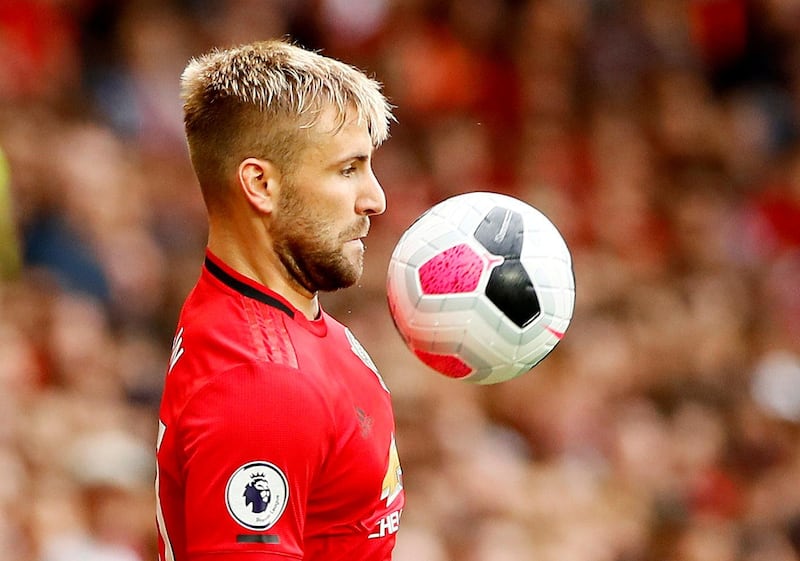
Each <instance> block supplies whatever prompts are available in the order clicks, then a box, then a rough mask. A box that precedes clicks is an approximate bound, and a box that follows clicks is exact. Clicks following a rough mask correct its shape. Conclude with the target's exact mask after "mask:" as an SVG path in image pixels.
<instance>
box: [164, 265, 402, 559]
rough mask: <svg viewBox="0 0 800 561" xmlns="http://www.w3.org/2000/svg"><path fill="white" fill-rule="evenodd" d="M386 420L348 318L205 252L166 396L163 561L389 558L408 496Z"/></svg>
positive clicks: (374, 377) (385, 394) (384, 395)
mask: <svg viewBox="0 0 800 561" xmlns="http://www.w3.org/2000/svg"><path fill="white" fill-rule="evenodd" d="M394 430H395V429H394V417H393V413H392V407H391V402H390V396H389V391H388V390H387V389H386V386H385V385H384V383H383V381H382V380H381V377H380V375H379V374H378V371H377V369H376V368H375V365H374V364H373V362H372V360H371V359H370V358H369V355H367V353H366V352H365V351H364V349H363V347H362V346H361V345H360V344H359V343H358V341H357V340H356V338H355V337H354V336H353V334H352V333H351V332H350V331H349V330H348V329H347V328H346V327H344V326H343V325H341V324H340V323H338V322H337V321H336V320H334V319H333V318H332V317H330V316H329V315H327V314H326V313H325V312H322V313H321V317H320V318H319V319H317V320H314V321H309V320H308V319H306V318H305V316H303V314H302V313H300V312H299V311H297V310H296V309H295V308H293V307H292V306H291V305H290V304H289V303H288V302H287V301H286V300H285V299H284V298H282V297H281V296H279V295H277V294H275V293H274V292H271V291H270V290H268V289H267V288H266V287H264V286H262V285H260V284H258V283H256V282H255V281H253V280H251V279H249V278H247V277H244V276H243V275H240V274H238V273H237V272H236V271H234V270H232V269H231V268H229V267H227V266H226V265H225V264H224V263H222V262H221V261H220V260H219V259H218V258H216V257H215V256H214V255H212V254H211V253H210V252H209V253H207V255H206V261H205V265H204V267H203V271H202V273H201V276H200V279H199V281H198V283H197V285H196V286H195V288H194V289H193V291H192V293H191V294H190V295H189V297H188V298H187V300H186V302H185V304H184V307H183V310H182V311H181V315H180V320H179V323H178V328H177V332H176V335H175V340H174V343H173V348H172V356H171V358H170V364H169V370H168V373H167V377H166V383H165V388H164V395H163V398H162V404H161V412H160V422H159V437H158V472H157V482H156V486H157V495H158V512H157V517H158V528H159V538H160V545H159V550H160V559H161V561H173V560H174V561H200V560H209V561H210V560H214V561H245V560H246V561H256V560H259V559H260V560H276V561H277V560H281V561H285V560H286V559H304V560H306V561H337V560H341V561H345V560H346V561H388V560H389V559H391V550H392V548H393V547H394V542H395V532H396V531H397V529H398V525H399V521H400V513H401V511H402V509H403V505H404V502H405V498H404V494H403V485H402V475H401V470H400V463H399V460H398V455H397V449H396V446H395V439H394ZM254 553H255V554H254Z"/></svg>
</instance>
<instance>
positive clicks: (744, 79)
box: [0, 0, 800, 561]
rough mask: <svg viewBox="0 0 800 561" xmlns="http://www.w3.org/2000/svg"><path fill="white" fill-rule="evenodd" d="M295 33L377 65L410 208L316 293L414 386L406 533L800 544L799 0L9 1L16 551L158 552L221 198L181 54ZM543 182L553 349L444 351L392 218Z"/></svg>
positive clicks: (9, 531)
mask: <svg viewBox="0 0 800 561" xmlns="http://www.w3.org/2000/svg"><path fill="white" fill-rule="evenodd" d="M279 36H289V37H291V38H292V39H294V40H295V41H296V42H297V43H299V44H301V45H304V46H306V47H308V48H313V49H321V50H323V52H325V53H326V54H329V55H332V56H336V57H338V58H342V59H344V60H347V61H348V62H350V63H353V64H354V65H356V66H358V67H360V68H362V69H364V70H366V71H367V72H368V73H370V74H371V75H374V76H375V77H377V78H378V79H379V80H381V81H382V82H383V83H384V84H385V91H386V93H387V94H388V96H389V97H390V99H391V101H392V103H393V104H394V105H396V107H397V109H396V115H397V119H398V122H397V123H396V124H395V125H394V126H393V129H392V138H391V139H390V140H389V142H388V143H387V144H385V145H384V146H383V147H382V148H381V149H380V150H379V151H378V153H377V154H376V159H375V167H376V173H377V174H378V176H379V179H380V180H381V182H382V185H383V187H384V189H385V190H386V193H387V197H388V200H389V206H388V211H387V212H386V214H385V215H384V216H381V217H378V218H376V219H375V220H374V221H373V229H372V232H371V233H370V238H369V240H368V250H367V263H366V270H365V275H364V277H363V279H362V281H361V282H360V283H359V285H358V286H357V287H354V288H351V289H349V290H346V291H342V292H340V293H334V294H330V295H326V296H325V297H324V299H323V303H324V305H325V307H326V308H327V309H328V311H330V312H331V313H333V315H335V316H336V317H338V318H339V319H340V320H342V321H343V322H344V323H346V324H348V325H349V326H350V328H351V329H352V330H353V332H354V333H355V334H356V335H357V336H358V337H359V338H360V339H361V341H362V342H363V343H364V345H365V346H366V347H367V349H369V350H370V352H371V353H372V355H373V358H374V360H375V362H376V363H377V364H378V367H379V368H380V369H381V371H382V374H383V376H384V378H385V379H386V380H387V383H388V385H389V386H390V387H391V388H392V392H393V396H394V402H395V408H396V414H397V422H398V435H397V441H398V447H399V449H400V452H401V458H402V461H403V469H404V477H405V487H406V492H407V497H408V499H407V508H406V510H405V512H404V514H403V522H402V525H401V530H400V532H399V534H398V535H399V538H398V546H397V551H396V554H395V560H396V561H576V560H580V561H765V560H767V561H800V484H798V482H800V134H799V133H800V39H798V37H800V2H797V1H796V0H169V1H168V0H151V1H148V0H127V1H116V0H0V59H1V60H2V61H3V62H2V63H0V551H2V552H3V553H2V554H1V555H0V556H1V557H2V558H3V559H9V560H11V559H13V560H15V561H144V560H146V559H148V560H149V559H154V558H155V553H154V550H155V523H154V520H155V514H154V512H155V511H154V505H153V489H152V483H153V458H152V456H153V449H154V439H155V431H156V418H157V408H158V402H159V399H160V391H161V384H162V381H163V376H164V372H165V365H166V361H167V357H168V354H169V347H170V344H171V339H172V336H173V329H174V322H175V319H176V317H177V313H178V307H179V306H180V304H181V302H182V300H183V298H184V297H185V295H186V293H187V292H188V290H189V289H190V287H191V286H192V285H193V284H194V282H195V280H196V278H197V275H198V273H199V269H200V265H201V261H202V257H203V250H204V246H205V234H206V231H205V215H204V208H203V205H202V200H201V198H200V194H199V190H198V188H197V185H196V181H195V179H194V176H193V173H192V170H191V168H190V165H189V160H188V156H187V154H186V150H185V147H184V142H183V133H182V121H181V106H180V100H179V95H178V94H179V92H178V77H179V75H180V72H181V71H182V69H183V67H184V66H185V64H186V62H187V61H188V59H189V58H190V57H191V56H193V55H197V54H200V53H202V52H204V51H206V50H207V49H209V48H210V47H212V46H215V45H220V46H224V45H230V44H236V43H242V42H247V41H251V40H254V39H258V38H267V37H279ZM475 190H491V191H498V192H503V193H508V194H511V195H514V196H517V197H520V198H522V199H524V200H525V201H527V202H529V203H531V204H533V205H535V206H537V207H538V208H540V209H541V210H542V211H544V212H545V213H546V214H547V215H548V216H549V217H550V218H551V219H552V220H553V221H554V222H555V223H556V224H557V226H558V227H559V229H560V230H561V232H562V233H563V234H564V236H565V238H566V240H567V242H568V244H569V246H570V248H571V250H572V254H573V258H574V264H575V274H576V282H577V307H576V314H575V317H574V320H573V323H572V325H571V327H570V328H569V330H568V333H567V336H566V337H565V339H564V341H563V342H562V343H561V344H560V345H559V346H558V347H557V349H556V350H555V351H554V352H553V354H552V355H551V356H550V357H548V358H547V359H546V360H545V361H544V362H543V363H541V364H540V365H539V366H537V367H536V369H535V370H534V371H532V372H531V373H529V374H526V375H524V376H522V377H520V378H518V379H516V380H513V381H510V382H506V383H503V384H499V385H496V386H491V387H480V386H470V385H468V384H465V383H463V382H456V381H453V380H449V379H446V378H444V377H442V376H439V375H437V374H435V373H433V372H432V371H430V370H428V369H427V368H425V367H424V366H422V365H421V363H419V362H417V361H416V359H415V358H414V357H413V355H411V353H410V352H408V351H407V350H406V349H405V347H404V346H403V344H402V342H401V339H400V338H399V336H398V335H397V334H396V332H395V331H394V327H393V325H392V322H391V319H390V317H389V315H388V310H387V306H386V296H385V271H386V266H387V264H388V260H389V255H390V253H391V250H392V247H393V245H394V243H395V242H396V241H397V239H398V238H399V236H400V235H401V233H402V232H403V230H404V229H405V228H406V227H407V226H408V225H409V224H410V223H411V222H412V221H413V219H414V218H415V217H416V216H417V215H418V214H420V213H421V212H422V211H424V210H425V209H426V208H427V207H429V206H430V205H432V204H434V203H435V202H438V201H439V200H441V199H443V198H445V197H447V196H450V195H453V194H456V193H461V192H465V191H475Z"/></svg>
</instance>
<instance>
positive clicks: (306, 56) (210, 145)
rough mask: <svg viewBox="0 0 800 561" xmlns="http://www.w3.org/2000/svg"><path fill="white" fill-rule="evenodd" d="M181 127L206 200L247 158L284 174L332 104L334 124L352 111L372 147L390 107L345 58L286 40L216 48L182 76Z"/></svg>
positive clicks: (383, 131) (385, 127) (385, 131)
mask: <svg viewBox="0 0 800 561" xmlns="http://www.w3.org/2000/svg"><path fill="white" fill-rule="evenodd" d="M181 97H182V99H183V103H184V105H183V109H184V125H185V130H186V139H187V143H188V145H189V152H190V155H191V159H192V164H193V166H194V168H195V172H196V174H197V177H198V179H199V181H200V185H201V188H202V190H203V194H204V196H205V197H206V198H207V197H208V196H209V195H211V194H212V193H211V192H210V191H211V190H212V189H216V187H215V186H216V185H220V184H224V183H225V182H226V181H227V179H226V178H227V177H229V176H230V174H231V173H232V172H233V170H234V169H235V168H236V167H237V166H238V165H239V163H240V162H241V161H242V160H243V159H244V158H247V157H251V156H252V157H258V158H264V159H269V160H271V161H273V162H274V163H275V164H276V165H277V166H279V167H280V168H281V169H283V170H284V171H285V172H286V173H290V172H291V166H292V163H293V161H294V159H295V158H296V156H297V155H298V154H299V153H300V151H301V150H302V149H303V146H304V145H305V143H306V142H307V140H304V136H303V132H304V131H307V129H310V128H312V127H314V125H315V124H316V123H317V122H318V119H319V116H320V114H321V113H322V111H323V110H324V109H326V108H328V107H332V108H333V109H334V111H335V112H336V114H337V117H338V120H337V125H338V126H339V127H341V126H343V125H344V123H345V121H346V120H347V119H348V118H352V117H355V118H356V119H357V120H358V122H360V123H365V124H366V125H367V129H368V130H369V134H370V136H371V138H372V142H373V144H374V145H375V146H376V147H377V146H379V145H380V144H381V143H382V142H383V141H384V140H386V138H387V137H388V136H389V123H390V121H391V120H392V119H393V117H392V113H391V109H392V108H391V105H390V104H389V102H388V101H387V100H386V98H385V97H384V95H383V94H382V92H381V85H380V84H379V83H378V82H376V81H375V80H373V79H371V78H369V77H368V76H366V75H365V74H364V73H363V72H361V71H360V70H358V69H356V68H355V67H353V66H350V65H347V64H345V63H343V62H340V61H338V60H335V59H333V58H329V57H326V56H323V55H321V54H319V53H315V52H312V51H308V50H305V49H303V48H300V47H298V46H295V45H292V44H290V43H288V42H287V41H283V40H271V41H262V42H256V43H251V44H247V45H241V46H237V47H233V48H229V49H214V50H212V51H210V52H208V53H206V54H204V55H202V56H200V57H197V58H194V59H192V60H191V61H190V62H189V64H188V65H187V66H186V69H185V70H184V71H183V74H182V76H181Z"/></svg>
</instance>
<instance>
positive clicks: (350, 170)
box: [342, 166, 356, 177]
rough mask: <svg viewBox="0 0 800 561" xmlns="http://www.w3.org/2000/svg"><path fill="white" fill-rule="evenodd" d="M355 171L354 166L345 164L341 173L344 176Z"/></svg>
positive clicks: (348, 175)
mask: <svg viewBox="0 0 800 561" xmlns="http://www.w3.org/2000/svg"><path fill="white" fill-rule="evenodd" d="M355 172H356V166H347V167H346V168H344V169H343V170H342V175H344V176H345V177H350V176H351V175H353V174H354V173H355Z"/></svg>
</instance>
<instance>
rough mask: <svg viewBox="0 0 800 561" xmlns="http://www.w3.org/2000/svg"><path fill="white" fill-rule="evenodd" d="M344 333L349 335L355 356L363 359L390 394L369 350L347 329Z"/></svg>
mask: <svg viewBox="0 0 800 561" xmlns="http://www.w3.org/2000/svg"><path fill="white" fill-rule="evenodd" d="M344 333H345V335H347V340H348V341H349V342H350V350H351V351H353V354H354V355H356V356H357V357H358V358H360V359H361V362H363V363H364V364H365V365H366V366H367V368H369V369H370V370H372V372H373V373H374V374H375V376H376V377H377V378H378V381H379V382H380V383H381V387H383V389H384V390H386V391H387V392H388V391H389V388H387V387H386V384H385V383H384V381H383V377H382V376H381V375H380V372H378V367H377V366H375V363H374V362H373V361H372V357H371V356H369V353H368V352H367V349H365V348H364V346H363V345H362V344H361V343H360V342H359V340H358V339H356V336H355V335H353V332H352V331H350V330H349V329H347V328H345V330H344Z"/></svg>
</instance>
